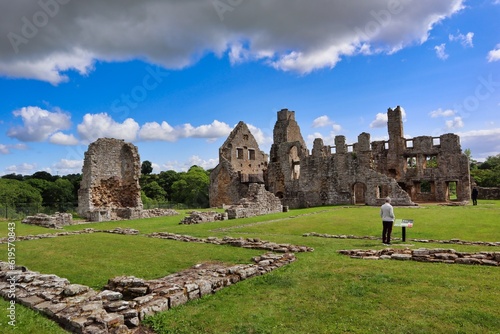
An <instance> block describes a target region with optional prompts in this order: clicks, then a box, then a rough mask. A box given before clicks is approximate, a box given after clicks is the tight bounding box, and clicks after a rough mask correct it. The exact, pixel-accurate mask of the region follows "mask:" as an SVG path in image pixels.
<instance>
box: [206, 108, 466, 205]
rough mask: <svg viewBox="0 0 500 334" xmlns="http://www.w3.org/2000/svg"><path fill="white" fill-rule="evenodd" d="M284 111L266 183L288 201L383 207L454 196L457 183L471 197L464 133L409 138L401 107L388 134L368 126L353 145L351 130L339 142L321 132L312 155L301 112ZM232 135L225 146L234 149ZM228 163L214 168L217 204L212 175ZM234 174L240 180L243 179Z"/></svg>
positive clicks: (393, 112)
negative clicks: (387, 201) (375, 135)
mask: <svg viewBox="0 0 500 334" xmlns="http://www.w3.org/2000/svg"><path fill="white" fill-rule="evenodd" d="M277 114H278V115H277V121H276V124H275V127H274V131H273V136H274V143H273V145H272V146H271V152H270V162H269V164H268V166H267V169H265V170H264V179H265V185H266V189H268V190H269V191H270V192H272V193H273V194H275V195H276V196H278V197H279V198H280V199H281V202H282V204H283V205H285V206H289V207H291V208H298V207H308V206H321V205H336V204H366V205H374V206H376V205H381V204H383V202H384V198H385V197H387V196H391V197H392V203H393V204H394V205H415V203H414V201H439V202H446V201H449V200H450V185H451V184H455V185H456V189H457V200H458V201H468V200H469V199H470V173H469V164H468V159H467V156H466V155H465V154H463V153H462V151H461V148H460V138H459V137H458V136H457V135H455V134H444V135H442V136H440V137H429V136H421V137H415V138H410V139H408V138H405V137H404V133H403V125H402V111H401V108H400V107H399V106H398V107H397V108H395V109H389V110H388V113H387V114H388V133H389V140H388V141H374V142H370V134H368V133H361V134H360V135H359V136H358V142H357V143H354V144H353V145H347V144H346V142H345V137H344V136H336V137H335V145H334V146H327V145H324V144H323V141H322V139H320V138H317V139H315V141H314V145H313V149H312V153H311V154H310V153H309V150H308V149H307V147H306V145H305V142H304V140H303V138H302V135H301V133H300V127H299V126H298V124H297V122H296V121H295V112H294V111H289V110H287V109H282V110H280V111H278V113H277ZM240 123H241V122H240ZM230 140H231V138H228V140H227V141H226V143H225V146H224V147H225V149H228V150H230V149H231V146H230V144H231V142H230ZM221 149H222V148H221ZM431 163H435V165H431ZM223 167H224V166H223V164H219V165H218V166H217V168H216V169H214V171H213V174H212V177H211V193H210V195H211V203H217V201H218V200H217V198H212V196H217V193H216V192H213V191H212V188H213V185H214V182H213V181H212V180H214V179H217V178H219V179H220V178H222V177H225V176H224V175H222V176H221V175H219V171H220V170H221V168H223ZM232 181H233V182H234V183H238V180H237V179H232ZM424 183H425V184H426V186H427V188H426V189H424V186H423V184H424ZM226 185H227V188H228V190H227V191H226V194H228V193H230V192H231V191H233V193H232V197H231V200H233V201H235V200H237V199H238V197H237V196H239V198H241V192H238V191H234V189H235V188H236V187H237V186H233V185H232V184H230V183H226ZM233 187H234V188H233ZM231 189H233V190H231ZM237 194H238V195H237ZM225 200H227V199H225Z"/></svg>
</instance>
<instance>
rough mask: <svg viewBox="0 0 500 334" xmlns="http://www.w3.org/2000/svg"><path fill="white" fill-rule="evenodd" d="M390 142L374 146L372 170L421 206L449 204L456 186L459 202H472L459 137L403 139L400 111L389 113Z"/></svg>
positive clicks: (468, 173)
mask: <svg viewBox="0 0 500 334" xmlns="http://www.w3.org/2000/svg"><path fill="white" fill-rule="evenodd" d="M387 114H388V131H389V141H388V142H384V141H378V142H373V143H372V145H371V146H372V150H373V166H374V168H375V170H377V171H378V172H380V173H385V174H387V175H389V176H391V177H393V178H395V179H396V181H397V182H398V184H399V185H400V186H401V187H402V188H403V189H404V190H405V191H406V192H407V193H408V194H409V195H410V196H411V198H412V200H414V201H420V202H428V201H430V202H446V201H449V200H450V185H451V184H454V185H455V186H456V195H457V201H463V202H466V201H469V200H470V195H471V181H470V170H469V160H468V158H467V156H466V155H465V154H464V153H462V149H461V146H460V137H459V136H458V135H455V134H452V133H448V134H443V135H441V136H439V137H432V136H418V137H414V138H404V137H403V125H402V120H401V108H400V107H397V108H395V109H394V110H393V109H389V110H388V112H387Z"/></svg>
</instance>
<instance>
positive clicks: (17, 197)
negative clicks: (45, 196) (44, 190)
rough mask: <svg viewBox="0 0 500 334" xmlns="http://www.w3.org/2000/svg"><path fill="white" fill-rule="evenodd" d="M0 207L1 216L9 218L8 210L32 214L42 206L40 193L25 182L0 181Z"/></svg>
mask: <svg viewBox="0 0 500 334" xmlns="http://www.w3.org/2000/svg"><path fill="white" fill-rule="evenodd" d="M0 205H1V207H2V211H1V212H2V216H4V217H7V216H9V217H10V216H11V215H10V214H9V210H11V211H14V212H22V213H24V214H34V213H36V212H38V210H39V208H40V207H41V205H42V196H41V195H40V192H39V191H38V190H37V189H36V188H34V187H32V186H31V185H29V184H28V183H26V182H23V181H19V180H12V179H0Z"/></svg>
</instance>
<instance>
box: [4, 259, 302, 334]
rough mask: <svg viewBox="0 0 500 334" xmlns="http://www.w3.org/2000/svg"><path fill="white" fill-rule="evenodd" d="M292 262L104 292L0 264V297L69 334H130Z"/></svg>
mask: <svg viewBox="0 0 500 334" xmlns="http://www.w3.org/2000/svg"><path fill="white" fill-rule="evenodd" d="M295 260H296V259H295V256H294V255H293V254H291V253H286V254H281V255H277V254H272V253H268V254H264V255H261V256H257V257H254V258H253V261H254V264H241V265H232V266H227V265H224V264H214V263H210V264H199V265H196V266H194V267H192V268H191V269H188V270H184V271H181V272H179V273H175V274H172V275H169V276H166V277H163V278H160V279H156V280H149V281H146V280H143V279H140V278H136V277H133V276H120V277H115V278H113V279H110V280H109V281H108V284H107V285H106V287H105V290H103V291H96V290H93V289H91V288H90V287H88V286H84V285H80V284H71V283H70V282H69V281H68V280H67V279H66V278H60V277H58V276H56V275H47V274H40V273H39V272H34V271H30V270H28V269H26V268H25V267H15V268H13V267H11V266H10V265H9V264H8V263H7V262H2V261H0V295H1V296H2V297H3V298H5V299H7V300H15V301H16V302H17V303H21V304H22V305H24V306H27V307H29V308H31V309H34V310H37V311H39V312H41V313H43V314H44V315H46V316H47V317H49V318H50V319H52V320H54V321H56V322H58V323H59V324H60V325H61V326H62V327H63V328H65V329H67V330H68V331H70V332H72V333H83V334H91V333H92V334H94V333H111V334H125V333H134V332H136V331H135V329H137V326H139V323H140V321H141V320H144V318H145V317H146V316H150V315H153V314H154V313H156V312H161V311H166V310H168V309H170V308H172V307H176V306H178V305H182V304H184V303H186V302H188V301H190V300H193V299H197V298H200V297H203V296H204V295H207V294H211V293H215V292H217V291H219V290H220V289H222V288H224V287H227V286H229V285H231V284H235V283H237V282H239V281H242V280H245V279H247V278H251V277H254V276H259V275H263V274H265V273H268V272H270V271H272V270H274V269H277V268H280V267H282V266H284V265H286V264H289V263H291V262H293V261H295ZM13 284H14V286H15V293H12V289H11V286H13ZM13 294H14V295H15V296H12V295H13ZM12 297H14V299H13V298H12Z"/></svg>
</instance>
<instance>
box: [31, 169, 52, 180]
mask: <svg viewBox="0 0 500 334" xmlns="http://www.w3.org/2000/svg"><path fill="white" fill-rule="evenodd" d="M30 178H32V179H42V180H47V181H55V180H57V179H58V178H59V176H53V175H52V174H50V173H49V172H45V171H39V172H35V173H33V175H31V177H30Z"/></svg>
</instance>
